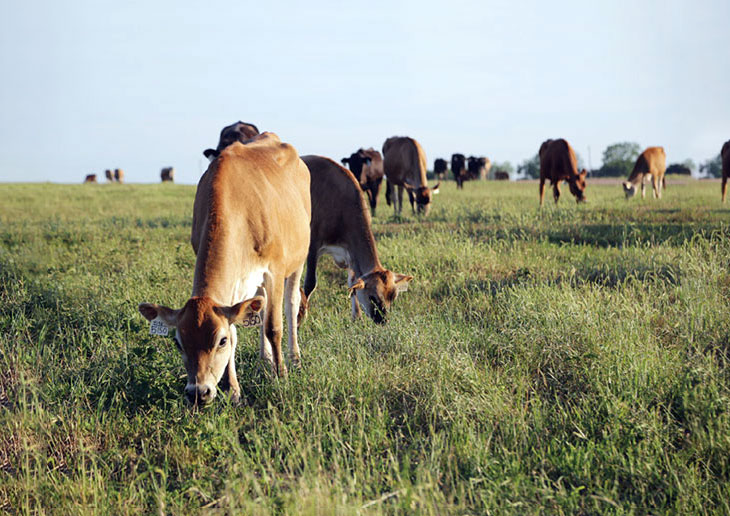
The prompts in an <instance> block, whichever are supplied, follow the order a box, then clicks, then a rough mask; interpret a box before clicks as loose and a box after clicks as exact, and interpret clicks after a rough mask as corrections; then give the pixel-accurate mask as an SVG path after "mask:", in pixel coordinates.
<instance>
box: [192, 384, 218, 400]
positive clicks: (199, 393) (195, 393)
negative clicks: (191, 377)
mask: <svg viewBox="0 0 730 516" xmlns="http://www.w3.org/2000/svg"><path fill="white" fill-rule="evenodd" d="M215 395H216V388H215V387H211V386H210V385H206V384H195V385H190V384H188V385H186V386H185V400H186V401H187V402H188V403H189V404H190V405H207V404H208V403H210V402H211V401H213V399H214V398H215Z"/></svg>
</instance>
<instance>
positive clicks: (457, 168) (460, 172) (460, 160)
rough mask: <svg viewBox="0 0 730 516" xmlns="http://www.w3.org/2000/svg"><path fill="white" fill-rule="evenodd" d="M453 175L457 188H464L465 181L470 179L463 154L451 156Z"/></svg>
mask: <svg viewBox="0 0 730 516" xmlns="http://www.w3.org/2000/svg"><path fill="white" fill-rule="evenodd" d="M451 173H452V174H454V180H455V181H456V188H464V181H466V180H467V179H468V176H467V171H466V158H465V157H464V155H463V154H452V155H451Z"/></svg>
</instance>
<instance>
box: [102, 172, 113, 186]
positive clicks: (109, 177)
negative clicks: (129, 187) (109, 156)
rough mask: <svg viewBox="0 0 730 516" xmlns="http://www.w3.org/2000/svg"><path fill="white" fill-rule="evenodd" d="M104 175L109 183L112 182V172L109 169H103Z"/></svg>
mask: <svg viewBox="0 0 730 516" xmlns="http://www.w3.org/2000/svg"><path fill="white" fill-rule="evenodd" d="M104 175H105V176H106V180H107V181H109V182H110V183H113V182H114V172H112V171H111V170H109V169H106V170H105V171H104Z"/></svg>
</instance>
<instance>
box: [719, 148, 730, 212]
mask: <svg viewBox="0 0 730 516" xmlns="http://www.w3.org/2000/svg"><path fill="white" fill-rule="evenodd" d="M720 155H721V156H722V187H721V189H722V202H725V195H726V194H727V179H728V177H730V140H728V141H726V142H725V144H724V145H723V146H722V151H720Z"/></svg>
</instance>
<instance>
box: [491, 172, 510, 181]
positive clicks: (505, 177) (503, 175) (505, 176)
mask: <svg viewBox="0 0 730 516" xmlns="http://www.w3.org/2000/svg"><path fill="white" fill-rule="evenodd" d="M494 179H495V180H497V181H509V172H507V171H506V170H497V171H495V172H494Z"/></svg>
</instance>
